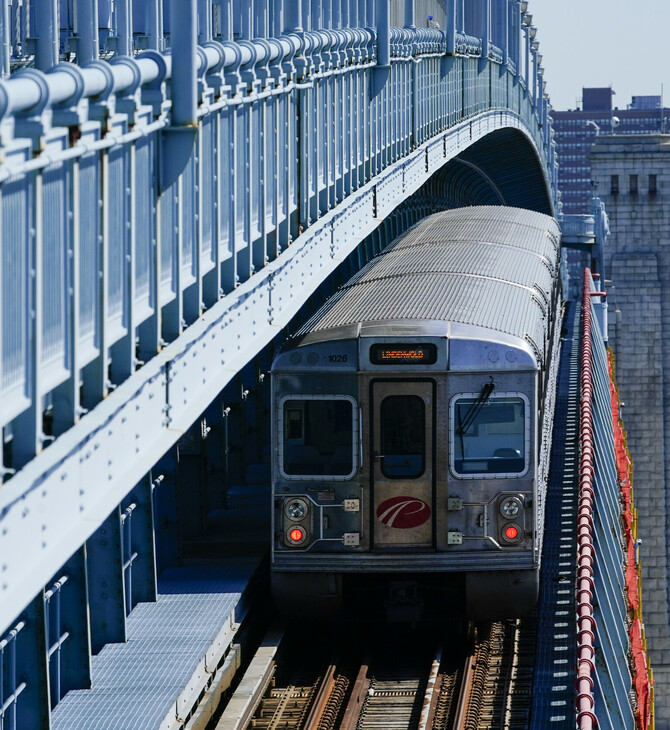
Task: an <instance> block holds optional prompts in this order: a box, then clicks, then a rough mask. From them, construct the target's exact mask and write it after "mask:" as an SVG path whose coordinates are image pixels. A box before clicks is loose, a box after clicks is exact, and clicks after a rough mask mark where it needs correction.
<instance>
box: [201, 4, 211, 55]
mask: <svg viewBox="0 0 670 730" xmlns="http://www.w3.org/2000/svg"><path fill="white" fill-rule="evenodd" d="M211 40H212V0H198V43H199V44H200V45H202V44H203V43H206V42H207V41H211Z"/></svg>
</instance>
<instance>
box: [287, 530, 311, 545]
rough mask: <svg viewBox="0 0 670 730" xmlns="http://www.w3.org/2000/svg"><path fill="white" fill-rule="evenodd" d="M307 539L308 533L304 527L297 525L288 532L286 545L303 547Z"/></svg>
mask: <svg viewBox="0 0 670 730" xmlns="http://www.w3.org/2000/svg"><path fill="white" fill-rule="evenodd" d="M306 539H307V532H306V531H305V529H304V528H303V527H300V526H299V525H296V526H295V527H291V528H289V529H288V530H286V544H287V545H292V546H296V547H297V546H298V545H302V544H303V542H305V540H306Z"/></svg>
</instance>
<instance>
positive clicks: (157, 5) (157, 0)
mask: <svg viewBox="0 0 670 730" xmlns="http://www.w3.org/2000/svg"><path fill="white" fill-rule="evenodd" d="M146 12H147V37H148V44H147V45H148V48H151V49H153V50H154V51H162V50H163V0H147V8H146Z"/></svg>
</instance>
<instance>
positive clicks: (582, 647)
mask: <svg viewBox="0 0 670 730" xmlns="http://www.w3.org/2000/svg"><path fill="white" fill-rule="evenodd" d="M590 291H591V271H590V270H589V269H585V271H584V280H583V292H582V338H581V350H580V362H581V374H580V386H581V387H580V396H581V405H580V420H579V440H580V457H579V510H578V513H577V681H576V690H577V698H576V703H577V727H578V728H579V730H591V729H592V728H594V727H597V726H598V719H597V717H596V715H595V713H594V708H595V700H594V697H593V676H594V675H595V672H596V669H595V664H594V657H595V648H594V638H595V631H596V620H595V617H594V615H593V590H594V580H593V566H594V562H595V549H594V545H593V508H594V503H595V493H594V490H593V477H594V470H595V442H594V437H593V412H592V409H591V399H592V396H593V371H592V358H591V295H590Z"/></svg>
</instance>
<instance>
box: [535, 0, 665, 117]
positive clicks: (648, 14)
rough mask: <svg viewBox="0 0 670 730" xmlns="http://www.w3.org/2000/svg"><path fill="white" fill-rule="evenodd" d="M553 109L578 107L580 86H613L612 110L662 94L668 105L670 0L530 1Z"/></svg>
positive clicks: (580, 93)
mask: <svg viewBox="0 0 670 730" xmlns="http://www.w3.org/2000/svg"><path fill="white" fill-rule="evenodd" d="M528 12H529V13H532V15H533V25H534V26H536V27H537V36H536V40H538V41H539V42H540V53H541V54H542V57H543V58H542V65H543V66H544V68H545V76H544V78H545V79H546V81H547V91H548V93H549V98H550V99H551V105H552V106H553V108H554V109H557V110H565V109H574V108H575V106H576V102H577V100H580V101H581V96H582V87H583V86H586V87H589V86H612V88H613V89H614V91H615V92H616V93H615V96H614V97H613V103H614V106H618V107H619V108H620V109H625V108H626V106H627V105H628V104H630V100H631V96H633V95H635V96H637V95H651V94H656V95H659V94H660V93H661V84H663V106H665V107H670V0H646V2H632V1H631V0H581V2H577V0H529V2H528Z"/></svg>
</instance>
